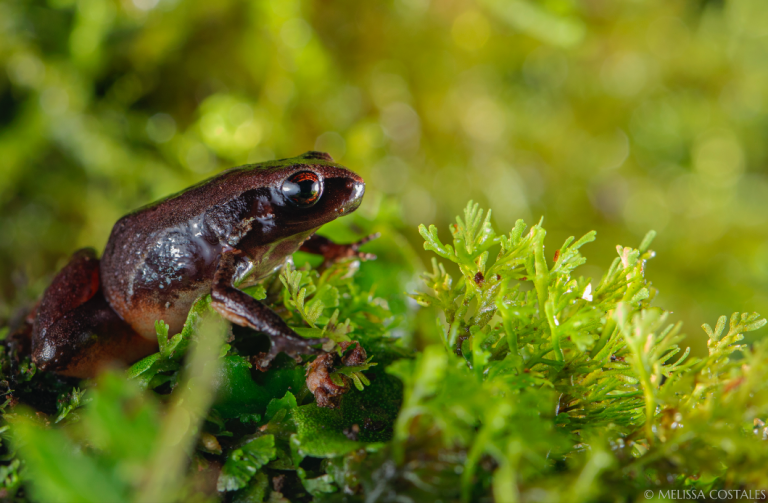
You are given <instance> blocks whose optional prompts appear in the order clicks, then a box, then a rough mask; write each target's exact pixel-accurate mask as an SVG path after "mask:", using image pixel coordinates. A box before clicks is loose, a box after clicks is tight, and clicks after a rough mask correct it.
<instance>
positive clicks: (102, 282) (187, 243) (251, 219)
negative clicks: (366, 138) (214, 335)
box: [32, 152, 370, 377]
mask: <svg viewBox="0 0 768 503" xmlns="http://www.w3.org/2000/svg"><path fill="white" fill-rule="evenodd" d="M292 177H293V178H292ZM307 177H309V179H311V180H315V181H318V180H319V182H318V183H319V184H320V185H313V186H312V187H313V189H314V188H315V187H318V186H319V187H320V190H319V192H318V191H316V190H315V191H314V192H312V193H311V194H314V195H315V196H317V198H316V201H315V199H311V200H310V199H307V201H311V202H312V203H313V204H312V205H299V204H296V203H295V201H296V199H294V198H292V197H291V196H290V195H286V194H291V193H290V192H286V190H288V189H286V187H289V186H288V185H286V184H287V183H288V182H286V180H288V179H291V180H304V179H306V178H307ZM311 180H310V181H311ZM289 181H290V180H289ZM289 188H290V187H289ZM364 192H365V183H364V182H363V180H362V179H361V178H360V177H359V176H358V175H356V174H355V173H353V172H351V171H349V170H348V169H346V168H344V167H343V166H340V165H338V164H336V163H334V162H333V159H331V157H330V156H329V155H328V154H324V153H321V152H308V153H306V154H304V155H302V156H299V157H296V158H292V159H283V160H280V161H271V162H267V163H262V164H256V165H247V166H242V167H239V168H233V169H231V170H229V171H226V172H224V173H221V174H219V175H218V176H215V177H213V178H211V179H208V180H206V181H204V182H202V183H200V184H198V185H196V186H193V187H191V188H189V189H187V190H185V191H183V192H180V193H178V194H176V195H173V196H170V197H168V198H166V199H164V200H161V201H158V202H156V203H153V204H150V205H148V206H145V207H143V208H140V209H138V210H136V211H135V212H133V213H131V214H129V215H127V216H125V217H123V218H122V219H120V220H119V221H118V222H117V223H116V224H115V226H114V228H113V229H112V234H111V236H110V238H109V241H108V242H107V246H106V249H105V251H104V255H103V257H102V258H101V260H100V261H99V259H97V258H96V253H95V252H94V251H93V250H90V249H86V250H80V251H79V252H77V253H75V254H74V256H73V257H72V259H71V261H70V262H69V264H67V265H66V266H65V267H64V269H63V270H62V271H61V272H59V274H58V275H57V276H56V278H55V279H54V280H53V282H52V284H51V286H50V287H49V288H48V289H47V290H46V292H45V294H44V296H43V298H42V301H41V302H40V304H39V306H38V309H37V313H36V316H35V321H34V325H33V327H32V360H33V361H34V362H35V363H36V364H37V365H38V367H39V368H41V369H43V370H50V371H54V372H57V373H59V374H63V375H67V376H73V377H91V376H93V375H94V374H95V373H96V372H97V371H98V370H99V368H100V367H101V366H102V365H104V364H105V363H108V362H111V361H120V362H123V363H131V362H133V361H136V360H138V359H139V358H142V357H143V356H146V355H148V354H151V353H152V352H155V351H157V340H156V339H157V336H156V333H155V325H154V324H155V320H163V321H165V322H166V323H167V324H168V325H169V326H170V330H169V333H170V334H175V333H178V332H180V331H181V328H182V326H183V324H184V321H185V319H186V317H187V313H188V312H189V309H190V307H191V306H192V303H193V302H194V301H195V300H196V299H197V298H198V297H199V296H200V295H203V294H206V293H210V294H211V297H212V301H213V302H212V305H213V307H214V309H216V310H217V311H218V312H219V313H220V314H221V315H222V316H224V317H225V318H227V319H228V320H230V321H231V322H233V323H236V324H238V325H242V326H246V327H250V328H252V329H254V330H257V331H259V332H263V333H265V334H267V335H268V336H269V337H270V339H271V341H272V347H271V350H270V351H269V353H266V354H264V355H262V357H261V358H260V361H259V362H258V363H259V365H260V366H261V367H266V366H268V365H269V362H270V361H271V360H272V359H273V358H274V357H275V356H276V355H277V354H278V353H279V352H281V351H283V352H285V353H287V354H289V355H291V356H294V357H296V356H297V355H299V354H313V353H318V352H320V351H319V350H316V349H314V348H313V347H312V346H311V345H310V344H317V342H318V341H309V340H306V339H303V338H302V337H300V336H299V335H298V334H296V333H295V332H294V331H293V330H291V329H290V328H289V327H288V326H287V325H286V324H285V322H284V321H283V320H282V319H281V318H280V317H279V316H278V315H277V314H275V313H274V312H273V311H271V310H270V309H269V308H268V307H267V306H265V305H264V304H262V303H260V302H259V301H257V300H255V299H253V298H252V297H250V296H249V295H247V294H245V293H244V292H242V291H240V290H239V289H238V287H244V286H247V285H249V284H253V283H255V282H256V281H258V280H260V279H263V278H264V277H266V276H267V275H269V274H270V273H272V272H273V271H274V270H275V269H276V268H279V267H280V266H281V265H282V264H283V263H284V261H285V259H286V258H287V257H289V256H290V255H291V254H293V253H294V252H295V251H297V250H298V249H300V248H301V249H302V250H305V251H308V252H310V253H318V254H321V255H323V256H324V257H325V259H326V260H327V261H328V260H335V259H338V258H342V257H358V258H363V259H365V258H370V256H369V255H367V254H364V253H361V252H359V251H358V248H359V246H360V244H362V243H363V242H365V241H362V242H360V243H355V244H352V245H337V244H335V243H332V242H330V241H329V240H327V239H325V238H322V237H319V236H315V235H314V233H315V231H317V229H318V228H319V227H320V226H321V225H323V224H325V223H327V222H330V221H331V220H334V219H335V218H337V217H339V216H342V215H346V214H347V213H350V212H352V211H354V210H355V209H356V208H357V207H358V206H359V205H360V202H361V200H362V197H363V193H364ZM302 194H303V193H302ZM292 201H294V202H292ZM302 201H303V202H304V200H302ZM302 204H303V203H302ZM97 334H98V335H97Z"/></svg>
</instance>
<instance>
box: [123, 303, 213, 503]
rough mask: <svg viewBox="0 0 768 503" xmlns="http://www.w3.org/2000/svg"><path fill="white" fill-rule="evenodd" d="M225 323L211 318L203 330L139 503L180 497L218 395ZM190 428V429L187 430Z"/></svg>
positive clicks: (167, 419) (163, 430) (168, 500)
mask: <svg viewBox="0 0 768 503" xmlns="http://www.w3.org/2000/svg"><path fill="white" fill-rule="evenodd" d="M224 326H225V323H224V321H223V320H220V319H218V318H215V317H212V316H211V317H209V318H208V319H206V320H204V321H203V324H202V325H201V327H200V331H199V334H200V335H199V339H198V344H197V345H195V346H194V347H193V349H192V355H191V357H190V363H189V366H188V367H187V371H186V373H185V377H184V379H183V380H182V382H181V384H180V385H179V386H178V388H177V389H178V390H179V391H180V393H179V396H178V400H176V402H175V404H174V405H173V406H171V408H170V410H169V411H168V414H167V415H166V417H165V420H164V421H163V424H162V427H161V430H160V440H159V442H158V443H157V447H156V451H155V454H154V456H153V457H152V459H151V461H150V466H151V467H150V468H149V470H148V473H149V478H148V480H147V481H146V483H145V484H144V486H143V487H142V488H141V490H140V491H139V494H138V497H137V498H136V501H137V502H149V501H152V502H158V503H165V502H169V503H170V502H172V501H175V500H176V499H177V497H178V496H179V489H180V488H181V486H182V483H183V478H184V472H185V468H186V460H187V456H188V455H189V453H190V452H191V450H192V449H193V447H194V441H195V438H196V435H197V432H198V431H199V429H200V426H201V424H202V422H203V420H204V418H205V414H206V411H207V410H208V409H209V407H210V405H211V403H212V401H213V395H214V389H213V381H214V379H213V378H214V376H215V374H216V371H217V370H218V367H219V362H220V359H219V358H218V355H219V352H220V350H221V347H222V344H223V343H224V338H223V334H224V330H223V329H224ZM185 425H186V428H185Z"/></svg>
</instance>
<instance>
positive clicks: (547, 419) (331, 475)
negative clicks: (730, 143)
mask: <svg viewBox="0 0 768 503" xmlns="http://www.w3.org/2000/svg"><path fill="white" fill-rule="evenodd" d="M420 232H421V234H422V236H423V237H424V239H425V244H424V246H425V248H426V249H427V250H431V251H433V252H434V253H435V254H437V255H438V256H439V257H440V259H442V260H443V261H447V262H450V263H452V265H450V266H449V267H451V268H453V269H452V270H453V271H455V270H458V274H456V272H449V269H448V268H446V264H444V263H441V262H438V260H436V259H435V260H433V263H432V271H431V272H428V273H425V274H424V275H423V279H424V282H425V286H426V290H425V291H424V292H423V293H413V294H411V297H412V298H413V299H415V300H416V302H418V304H420V305H421V306H424V308H426V309H428V310H431V311H430V312H431V313H433V314H434V315H436V317H437V320H436V324H431V323H430V324H427V325H424V324H421V325H419V321H418V320H419V319H421V320H422V321H423V317H421V318H420V317H419V316H418V315H415V310H414V309H413V308H410V309H409V308H408V307H407V305H406V304H405V303H403V302H402V301H394V302H388V301H392V300H396V299H382V298H377V297H376V296H375V294H374V292H375V287H376V284H377V282H378V281H382V282H384V281H387V279H388V278H386V277H385V275H390V276H391V275H392V274H394V273H399V272H400V271H399V270H397V269H398V268H399V267H401V266H398V265H392V267H391V270H389V271H388V270H387V269H386V268H383V267H381V264H379V265H377V266H376V267H372V268H370V269H366V268H365V267H363V268H362V269H361V270H358V265H359V264H356V263H354V262H347V263H339V264H334V265H332V266H330V267H328V268H325V269H323V268H320V269H316V268H312V267H311V266H310V265H308V264H305V265H303V266H301V267H299V268H293V267H286V268H285V269H284V270H283V272H281V274H280V275H279V276H278V277H277V278H273V280H272V281H271V282H268V283H267V284H264V285H259V286H258V287H256V288H253V289H252V291H251V294H252V295H253V296H254V297H256V298H259V299H263V300H264V301H265V302H267V303H268V304H269V305H270V306H271V307H272V308H273V309H275V310H276V311H277V312H278V313H280V314H281V315H282V316H283V317H284V318H285V319H286V320H287V322H288V323H289V324H290V325H292V326H293V327H294V328H295V329H296V330H297V331H299V333H301V334H302V335H304V336H305V337H326V338H328V339H330V340H331V341H333V342H335V343H337V344H338V343H343V342H348V341H351V340H357V341H359V342H360V344H361V345H362V346H363V347H364V348H365V350H366V352H367V354H368V355H369V356H372V357H373V360H372V361H367V362H366V364H365V365H364V366H361V367H360V368H357V367H355V369H354V370H355V376H356V377H357V378H358V379H356V380H355V383H356V386H353V387H351V389H350V391H349V393H348V394H346V395H344V396H343V398H342V400H341V404H340V406H339V407H338V408H337V409H332V410H331V409H320V408H318V407H317V406H316V405H315V404H314V402H313V400H312V396H311V393H309V391H308V390H307V388H306V386H305V384H304V379H303V378H304V373H305V367H304V366H303V365H302V364H298V363H296V362H294V361H293V360H291V359H289V358H284V359H283V358H281V359H278V360H277V361H276V362H275V364H274V365H273V367H272V368H270V369H269V370H268V371H267V372H263V373H262V372H260V371H258V370H256V369H255V368H251V367H250V364H249V357H250V356H252V355H254V354H257V353H258V352H259V351H261V350H263V345H264V342H265V341H264V340H262V339H260V338H259V336H258V335H257V334H255V333H253V332H251V331H248V330H241V329H239V328H236V329H235V330H234V331H231V330H229V329H227V328H226V327H223V326H221V324H217V323H216V321H217V315H215V313H212V312H211V310H210V308H209V305H208V300H207V299H206V298H203V299H201V300H200V301H199V302H198V303H197V304H196V305H195V307H194V308H193V310H192V312H191V313H190V317H189V320H188V323H187V325H186V326H185V329H184V331H183V332H182V333H181V334H179V335H177V336H175V337H173V338H171V339H170V340H168V339H167V335H168V334H167V326H166V325H165V324H164V323H158V324H157V328H158V337H160V338H161V339H163V344H162V345H161V350H160V352H158V353H157V354H156V355H152V356H150V357H148V358H146V359H145V360H142V361H141V362H139V363H137V364H136V365H134V366H133V367H132V368H131V369H130V370H129V371H128V372H127V373H125V372H112V373H108V374H105V375H103V376H102V377H101V378H100V379H98V380H97V381H96V382H93V383H87V382H84V383H79V384H81V388H82V389H83V390H84V391H81V389H80V388H75V389H72V387H71V384H72V383H69V382H62V381H59V380H56V379H55V378H52V377H51V376H47V375H43V374H41V373H35V371H34V367H33V366H30V364H29V363H28V362H26V361H24V359H23V358H22V360H21V361H20V362H18V363H16V362H14V364H13V365H10V363H11V359H13V358H14V357H15V355H9V354H6V353H3V366H2V369H3V372H4V376H3V378H4V379H5V386H6V387H7V389H8V393H7V396H8V399H7V400H6V402H5V404H4V406H3V411H4V416H3V417H4V426H3V427H2V428H3V429H2V434H3V446H4V458H3V459H4V460H3V464H2V467H0V481H2V486H3V489H2V490H3V491H4V495H5V497H7V498H8V499H10V500H14V501H62V502H63V501H75V500H78V501H126V502H128V501H142V500H146V499H147V498H148V497H150V496H152V497H153V498H155V499H157V500H159V501H160V500H162V501H216V500H223V501H236V502H258V501H286V500H289V501H312V500H315V501H364V500H367V501H372V500H375V501H406V500H409V501H427V500H429V501H434V500H438V499H439V500H442V501H484V500H486V501H491V500H493V501H496V502H514V501H521V500H534V499H535V500H539V501H542V500H546V501H565V500H568V501H575V500H626V499H627V498H635V497H637V496H638V495H639V494H640V492H642V491H648V490H650V491H654V494H655V495H657V496H658V495H661V497H663V496H664V495H665V494H666V495H669V494H672V493H669V491H672V490H681V491H694V492H696V494H697V495H698V494H700V493H703V494H705V495H708V494H710V491H713V490H715V491H718V490H726V491H753V492H754V491H758V492H759V491H760V490H761V488H765V487H766V486H767V484H768V475H766V474H765V471H764V469H763V467H764V466H765V462H766V461H768V449H766V445H765V443H764V442H765V438H768V429H766V428H765V426H764V422H763V421H764V420H765V419H766V417H767V416H768V344H766V343H764V342H762V341H761V342H758V343H756V344H755V345H754V347H752V348H748V347H746V346H745V345H743V344H740V341H741V340H742V339H743V334H744V333H745V332H748V331H751V330H755V329H757V328H760V327H761V326H763V325H764V324H765V323H766V321H765V320H764V319H761V318H760V317H759V316H758V315H757V314H739V313H735V314H734V315H733V316H731V318H730V320H726V318H725V317H721V318H720V319H719V320H718V322H717V324H716V326H715V328H711V327H710V326H708V325H704V326H703V327H704V330H705V331H706V333H707V335H708V336H709V342H708V347H709V354H708V355H707V356H706V357H704V358H693V357H690V356H689V351H688V350H684V351H683V350H682V348H681V347H679V343H680V341H681V340H682V337H683V336H682V335H681V333H680V328H681V327H680V325H679V324H674V323H669V321H668V319H669V314H668V313H666V312H664V311H663V310H662V309H660V308H658V307H654V306H652V305H651V304H652V301H653V299H654V297H655V295H656V291H655V289H654V288H653V287H651V285H650V283H649V282H648V281H647V279H646V277H645V266H646V262H647V261H648V260H649V259H651V258H652V257H653V255H654V254H653V252H652V251H651V250H650V245H651V242H652V239H653V235H652V234H649V235H648V236H647V237H646V239H645V240H643V242H642V243H641V245H640V246H639V247H638V248H637V249H634V248H625V247H618V248H617V252H618V257H617V258H616V259H615V260H614V262H613V264H611V266H610V268H609V269H608V271H607V272H606V274H605V275H604V276H603V277H602V278H601V279H600V280H594V281H593V280H592V279H589V278H584V277H577V276H575V275H574V272H575V271H576V268H577V267H578V266H580V265H581V264H583V263H584V262H585V258H584V257H583V256H582V255H581V248H582V247H583V246H584V245H586V244H587V243H589V242H591V241H593V240H594V238H595V234H594V232H593V233H588V234H587V235H585V236H584V237H582V238H581V239H578V240H576V239H574V238H569V239H568V240H566V242H565V243H564V244H563V246H562V247H561V248H560V249H558V250H557V251H555V253H554V254H553V255H552V257H551V260H549V259H548V258H547V256H545V248H544V237H545V231H544V229H543V228H542V226H541V224H538V225H535V226H533V227H531V228H527V227H526V225H525V224H524V223H523V222H522V221H518V222H517V223H516V225H515V226H514V228H513V229H512V231H511V232H510V233H509V234H505V235H500V234H497V233H496V231H495V230H494V229H493V226H492V225H491V223H490V212H488V213H484V212H483V211H482V210H480V209H479V208H478V206H477V205H473V204H471V203H470V204H469V205H468V206H467V208H466V210H465V212H464V215H463V217H461V218H457V220H456V224H454V225H452V226H451V241H450V243H444V242H443V241H441V239H440V236H439V233H438V230H437V229H436V228H435V227H434V226H431V227H429V228H426V227H424V226H422V227H420ZM366 271H367V272H366ZM363 284H366V285H372V286H371V287H370V288H363V287H362V286H361V285H363ZM390 306H395V307H393V308H390ZM428 318H430V319H432V316H429V317H428ZM219 321H220V320H219ZM414 332H418V333H419V337H418V338H414V337H410V336H412V335H413V333H414ZM430 333H435V334H437V336H436V337H435V338H434V340H431V341H430V342H428V343H426V344H425V345H423V347H421V348H419V349H418V350H413V349H412V348H408V347H405V346H406V344H405V343H404V341H406V340H409V341H410V340H414V339H424V338H428V337H429V334H430ZM403 334H406V335H410V336H409V337H402V335H403ZM307 360H309V359H307ZM305 363H306V362H305ZM374 363H375V365H374ZM357 384H359V386H358V385H357ZM364 385H365V386H364ZM361 388H362V389H361ZM33 390H45V391H46V392H47V393H48V394H54V395H55V394H56V393H60V399H59V401H58V406H57V413H56V414H53V413H51V412H50V411H49V413H47V414H46V413H43V412H40V411H35V410H33V409H32V408H31V407H30V406H29V405H26V406H25V405H24V402H25V401H26V402H29V400H25V397H26V396H28V395H29V394H30V393H32V391H33ZM19 398H21V400H19ZM658 491H661V492H660V493H659V492H658ZM665 491H666V492H665ZM681 494H682V493H681ZM733 494H735V493H731V495H732V496H733ZM153 500H154V499H153Z"/></svg>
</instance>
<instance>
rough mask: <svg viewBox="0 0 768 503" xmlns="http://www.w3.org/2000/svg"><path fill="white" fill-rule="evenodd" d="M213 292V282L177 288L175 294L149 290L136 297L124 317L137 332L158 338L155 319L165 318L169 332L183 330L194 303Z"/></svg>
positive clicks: (175, 332) (149, 337)
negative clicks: (193, 286)
mask: <svg viewBox="0 0 768 503" xmlns="http://www.w3.org/2000/svg"><path fill="white" fill-rule="evenodd" d="M210 292H211V284H210V282H207V283H206V284H202V285H199V286H198V287H197V288H188V289H177V290H175V291H174V292H173V295H162V293H160V292H154V295H152V294H150V293H149V292H147V295H143V296H141V298H140V299H139V298H134V299H133V302H132V309H130V310H128V311H127V313H126V314H125V315H124V316H123V319H124V320H125V321H126V322H128V324H129V325H131V327H133V329H134V330H136V332H138V333H139V334H141V335H142V336H144V337H146V338H147V339H152V340H154V339H156V338H157V335H156V331H155V321H156V320H163V321H164V322H165V323H167V324H168V326H169V329H168V334H169V335H174V334H178V333H179V332H181V329H182V328H183V327H184V322H185V321H186V320H187V315H188V314H189V310H190V308H191V307H192V304H194V303H195V301H196V300H197V299H198V298H199V297H200V296H201V295H205V294H208V293H210Z"/></svg>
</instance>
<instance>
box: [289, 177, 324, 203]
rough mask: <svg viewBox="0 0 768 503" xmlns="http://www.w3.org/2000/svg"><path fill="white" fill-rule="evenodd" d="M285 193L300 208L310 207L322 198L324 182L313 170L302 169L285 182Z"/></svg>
mask: <svg viewBox="0 0 768 503" xmlns="http://www.w3.org/2000/svg"><path fill="white" fill-rule="evenodd" d="M282 190H283V194H284V195H285V197H286V198H288V200H289V201H290V202H292V203H293V204H295V205H296V206H298V207H300V208H308V207H310V206H312V205H313V204H315V203H316V202H317V201H318V199H320V194H321V193H322V192H323V183H322V182H321V181H320V178H319V177H318V176H317V175H316V174H315V173H312V172H311V171H301V172H299V173H295V174H293V175H291V176H290V178H288V179H287V180H286V181H284V182H283V187H282Z"/></svg>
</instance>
